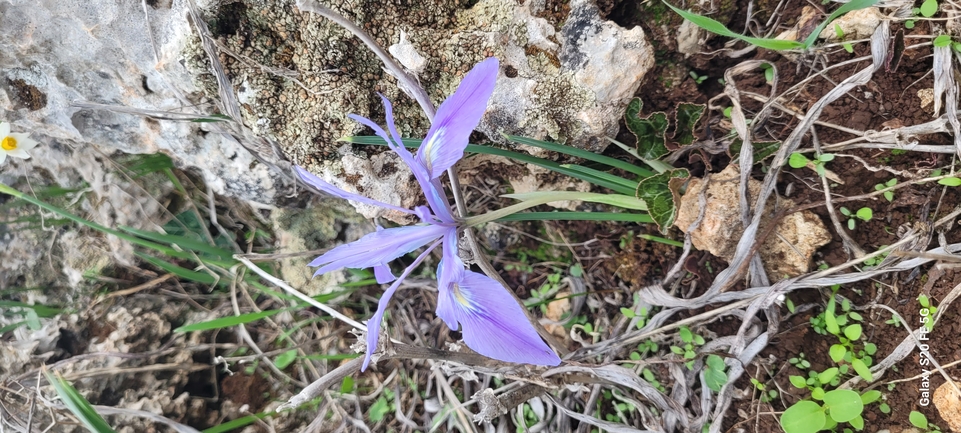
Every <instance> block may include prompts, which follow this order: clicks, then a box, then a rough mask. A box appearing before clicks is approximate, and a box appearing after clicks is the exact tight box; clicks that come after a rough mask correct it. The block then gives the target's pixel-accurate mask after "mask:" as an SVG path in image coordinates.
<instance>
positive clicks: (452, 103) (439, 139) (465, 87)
mask: <svg viewBox="0 0 961 433" xmlns="http://www.w3.org/2000/svg"><path fill="white" fill-rule="evenodd" d="M497 72H498V62H497V59H496V58H494V57H491V58H489V59H487V60H484V61H483V62H480V63H478V64H477V65H476V66H474V68H473V69H471V70H470V72H468V73H467V76H465V77H464V79H463V80H462V81H461V83H460V86H459V87H457V90H456V91H454V94H453V95H451V96H450V97H448V98H447V100H445V101H444V102H443V103H442V104H440V107H438V108H437V115H436V116H434V121H433V122H432V124H431V126H430V130H429V131H427V137H426V138H424V144H423V145H421V147H420V149H418V150H417V159H418V160H420V161H421V162H422V163H423V164H424V167H426V168H427V170H428V172H429V173H430V178H431V179H434V178H436V177H438V176H440V175H441V174H442V173H444V171H446V170H447V169H448V168H450V167H451V166H452V165H454V163H456V162H457V161H458V160H459V159H461V158H462V157H463V156H464V149H465V148H467V141H468V139H469V138H470V134H471V132H472V131H473V130H474V128H476V127H477V124H478V123H479V122H480V119H481V116H483V115H484V111H485V110H487V100H488V99H490V97H491V94H492V93H494V83H495V82H496V81H497Z"/></svg>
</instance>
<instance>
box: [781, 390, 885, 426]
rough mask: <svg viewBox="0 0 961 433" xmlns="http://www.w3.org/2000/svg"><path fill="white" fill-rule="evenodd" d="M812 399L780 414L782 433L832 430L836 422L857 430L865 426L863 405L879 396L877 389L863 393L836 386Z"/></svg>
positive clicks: (800, 402) (798, 403)
mask: <svg viewBox="0 0 961 433" xmlns="http://www.w3.org/2000/svg"><path fill="white" fill-rule="evenodd" d="M812 398H813V399H814V400H817V401H820V402H821V403H818V402H817V401H812V400H801V401H799V402H797V403H795V404H794V405H792V406H791V407H789V408H787V410H785V411H784V413H783V414H781V420H780V422H781V428H783V429H784V431H785V433H814V432H818V431H821V430H834V429H835V427H837V425H838V424H840V423H843V422H846V423H849V424H851V426H852V427H854V428H855V429H857V430H861V429H863V428H864V418H862V417H861V413H862V412H864V406H865V405H867V404H870V403H873V402H875V401H877V400H878V399H880V398H881V392H880V391H874V390H872V391H867V392H865V393H864V394H858V393H857V392H854V391H851V390H849V389H835V390H833V391H828V392H826V393H824V394H823V395H821V396H816V395H814V394H812Z"/></svg>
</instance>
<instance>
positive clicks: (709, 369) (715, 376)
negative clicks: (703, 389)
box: [704, 354, 763, 392]
mask: <svg viewBox="0 0 961 433" xmlns="http://www.w3.org/2000/svg"><path fill="white" fill-rule="evenodd" d="M704 364H705V367H704V382H705V383H707V387H708V388H711V391H714V392H721V387H722V386H724V384H725V383H727V373H725V370H727V365H724V358H721V357H720V356H717V355H714V354H711V355H708V356H707V360H706V361H705V362H704ZM762 386H763V384H762Z"/></svg>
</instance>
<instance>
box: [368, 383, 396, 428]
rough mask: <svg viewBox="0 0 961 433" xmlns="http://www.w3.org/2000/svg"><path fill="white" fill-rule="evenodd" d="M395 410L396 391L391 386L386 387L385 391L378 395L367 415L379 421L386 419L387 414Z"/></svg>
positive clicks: (374, 420) (376, 421)
mask: <svg viewBox="0 0 961 433" xmlns="http://www.w3.org/2000/svg"><path fill="white" fill-rule="evenodd" d="M393 411H394V392H393V391H391V390H390V388H384V393H383V394H381V395H380V397H377V400H376V401H374V404H372V405H370V411H369V412H368V414H367V416H368V417H370V420H371V421H373V422H375V423H378V422H381V421H383V420H384V418H385V417H386V416H387V414H389V413H391V412H393Z"/></svg>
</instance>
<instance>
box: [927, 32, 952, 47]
mask: <svg viewBox="0 0 961 433" xmlns="http://www.w3.org/2000/svg"><path fill="white" fill-rule="evenodd" d="M931 44H932V45H934V46H935V47H938V48H942V47H946V46H948V45H951V35H939V36H938V37H936V38H934V40H933V41H931Z"/></svg>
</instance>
